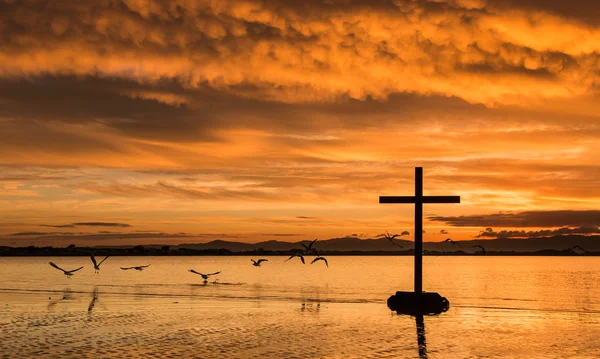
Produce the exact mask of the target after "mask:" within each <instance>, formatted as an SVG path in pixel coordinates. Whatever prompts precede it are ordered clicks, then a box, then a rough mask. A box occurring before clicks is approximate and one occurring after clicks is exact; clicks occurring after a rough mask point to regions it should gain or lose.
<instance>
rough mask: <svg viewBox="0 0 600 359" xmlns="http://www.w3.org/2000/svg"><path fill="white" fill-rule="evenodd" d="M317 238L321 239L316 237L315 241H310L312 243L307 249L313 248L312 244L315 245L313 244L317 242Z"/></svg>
mask: <svg viewBox="0 0 600 359" xmlns="http://www.w3.org/2000/svg"><path fill="white" fill-rule="evenodd" d="M317 240H319V239H318V238H316V239H315V240H314V241H312V242H310V244H309V245H308V248H307V249H311V248H312V246H313V244H315V242H316V241H317Z"/></svg>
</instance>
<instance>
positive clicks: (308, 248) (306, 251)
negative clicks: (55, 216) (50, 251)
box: [48, 239, 329, 283]
mask: <svg viewBox="0 0 600 359" xmlns="http://www.w3.org/2000/svg"><path fill="white" fill-rule="evenodd" d="M316 241H317V239H315V240H313V241H312V242H311V243H309V244H308V245H306V244H304V243H300V244H301V245H302V246H303V247H304V249H303V250H302V252H299V253H294V254H292V255H291V256H290V257H289V258H288V259H286V260H285V262H287V261H289V260H290V259H292V258H294V257H298V258H300V261H302V264H306V261H305V259H304V256H306V255H316V257H315V258H314V259H313V260H312V261H311V262H310V264H313V263H315V262H318V261H323V262H325V265H326V266H327V267H328V268H329V263H328V262H327V258H325V257H322V256H320V255H319V251H318V250H317V249H316V248H313V245H314V244H315V242H316ZM108 257H109V256H106V257H104V259H102V260H101V261H100V262H98V261H96V257H95V256H94V253H93V252H92V251H90V259H91V260H92V264H93V265H94V273H96V274H98V273H99V272H100V265H101V264H102V263H104V261H106V260H107V259H108ZM250 260H251V261H252V265H253V266H255V267H260V266H261V264H262V263H263V262H268V261H269V260H268V259H264V258H261V259H259V260H254V259H250ZM48 263H49V264H50V265H51V266H52V267H54V268H56V269H58V270H60V271H62V272H63V274H64V275H65V276H67V277H68V278H69V277H71V276H72V275H73V273H75V272H77V271H79V270H81V269H83V266H81V267H79V268H75V269H71V270H66V269H63V268H61V267H59V266H57V265H56V264H55V263H54V262H48ZM149 266H150V264H147V265H143V266H133V267H120V268H121V269H122V270H130V269H135V270H137V271H142V270H144V268H148V267H149ZM189 272H190V273H194V274H198V275H199V276H201V277H202V279H204V283H206V282H207V281H208V278H209V277H210V276H214V275H217V274H219V273H221V271H218V272H214V273H206V274H205V273H200V272H197V271H195V270H193V269H190V270H189ZM215 283H216V281H215Z"/></svg>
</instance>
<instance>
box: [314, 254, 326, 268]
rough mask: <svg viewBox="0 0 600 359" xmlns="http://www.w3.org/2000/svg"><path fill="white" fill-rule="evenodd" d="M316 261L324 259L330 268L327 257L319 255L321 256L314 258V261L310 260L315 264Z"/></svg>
mask: <svg viewBox="0 0 600 359" xmlns="http://www.w3.org/2000/svg"><path fill="white" fill-rule="evenodd" d="M316 261H323V262H325V265H326V266H327V268H329V263H327V258H325V257H321V256H319V257H317V258H315V259H313V260H312V262H310V264H313V263H314V262H316Z"/></svg>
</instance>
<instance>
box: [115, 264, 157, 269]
mask: <svg viewBox="0 0 600 359" xmlns="http://www.w3.org/2000/svg"><path fill="white" fill-rule="evenodd" d="M148 267H150V264H148V265H145V266H136V267H126V268H123V267H121V269H122V270H130V269H135V270H137V271H143V270H144V268H148Z"/></svg>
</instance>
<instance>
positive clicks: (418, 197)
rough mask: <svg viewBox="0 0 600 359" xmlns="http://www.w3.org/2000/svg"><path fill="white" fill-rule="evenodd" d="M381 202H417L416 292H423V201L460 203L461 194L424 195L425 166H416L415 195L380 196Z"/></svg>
mask: <svg viewBox="0 0 600 359" xmlns="http://www.w3.org/2000/svg"><path fill="white" fill-rule="evenodd" d="M379 203H414V204H415V293H422V292H423V203H460V196H423V167H415V195H414V196H379Z"/></svg>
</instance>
